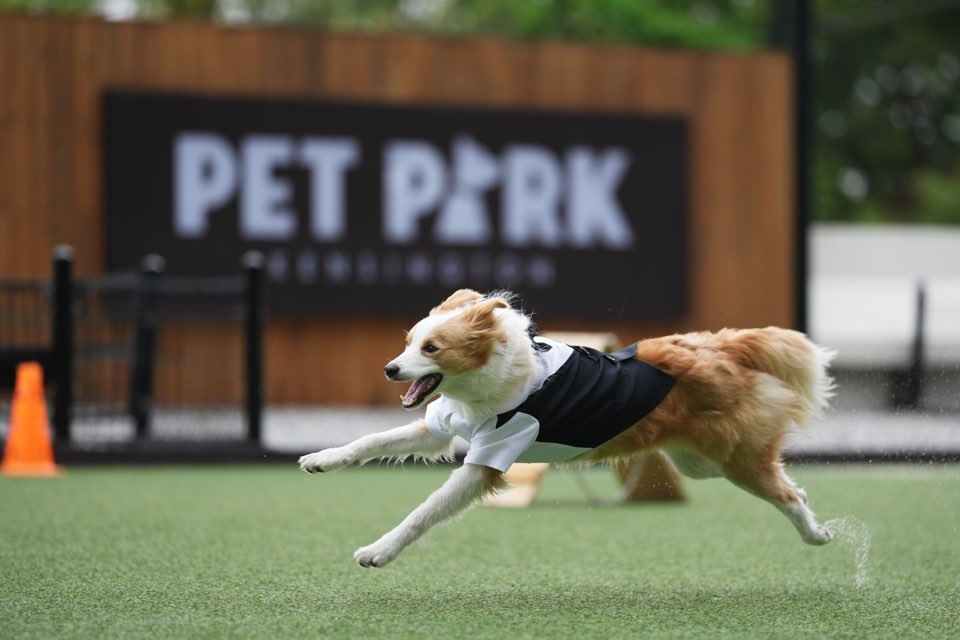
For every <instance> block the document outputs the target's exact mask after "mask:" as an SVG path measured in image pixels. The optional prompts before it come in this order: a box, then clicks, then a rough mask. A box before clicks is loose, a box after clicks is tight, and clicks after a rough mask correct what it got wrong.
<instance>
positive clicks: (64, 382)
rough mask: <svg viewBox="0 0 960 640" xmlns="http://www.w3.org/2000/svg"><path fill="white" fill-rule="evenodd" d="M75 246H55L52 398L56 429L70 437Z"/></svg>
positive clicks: (63, 436)
mask: <svg viewBox="0 0 960 640" xmlns="http://www.w3.org/2000/svg"><path fill="white" fill-rule="evenodd" d="M73 255H74V253H73V247H71V246H70V245H66V244H60V245H57V246H56V247H54V249H53V336H52V338H53V340H52V343H53V358H52V367H51V368H52V369H53V370H52V371H51V372H50V376H51V378H52V379H53V383H54V385H55V386H56V389H57V395H56V396H54V401H53V432H54V437H55V438H56V439H57V440H60V441H63V442H66V441H68V440H70V422H71V417H72V416H71V413H72V410H73Z"/></svg>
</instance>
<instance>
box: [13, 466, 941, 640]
mask: <svg viewBox="0 0 960 640" xmlns="http://www.w3.org/2000/svg"><path fill="white" fill-rule="evenodd" d="M447 473H449V469H448V468H444V467H440V468H437V467H433V468H427V467H422V466H407V467H404V468H399V467H392V466H387V465H383V466H379V467H377V466H373V467H369V468H363V469H351V470H345V471H341V472H338V473H336V474H332V475H327V476H308V475H305V474H302V473H300V472H299V471H298V470H297V469H296V467H295V466H294V465H289V466H287V465H269V464H267V465H263V466H262V467H248V466H239V467H154V468H140V469H132V468H124V467H118V468H72V469H69V470H68V472H67V473H66V475H65V476H64V477H62V478H59V479H55V480H24V479H7V478H3V479H0V505H2V506H3V513H2V516H0V571H2V577H0V636H2V637H4V638H54V637H56V638H110V637H112V638H137V637H141V638H205V637H206V638H321V637H338V638H381V637H383V638H413V637H416V638H435V637H436V638H439V637H444V638H447V637H454V638H475V637H488V638H641V637H664V638H818V637H821V638H925V639H926V638H956V637H960V468H958V467H955V466H923V467H917V466H857V467H844V466H811V467H801V468H798V469H795V470H794V475H795V477H796V478H797V479H798V480H800V481H801V482H802V483H803V484H805V485H806V487H807V489H808V490H809V493H810V496H811V500H812V504H813V506H814V508H815V510H817V511H818V513H820V514H821V515H822V516H823V518H824V519H827V520H829V519H839V518H843V520H842V521H841V522H840V524H839V529H840V531H839V533H840V535H839V537H838V539H837V540H835V541H834V542H833V543H831V544H830V545H828V546H826V547H819V548H814V547H808V546H806V545H804V544H802V543H801V542H800V539H799V537H798V536H797V534H796V533H795V532H794V531H793V529H792V527H791V526H790V525H789V524H788V523H787V521H786V519H784V518H783V517H782V516H780V515H779V514H778V513H777V512H776V511H775V510H774V509H773V508H771V507H770V506H768V505H765V504H764V503H762V502H760V501H759V500H756V499H755V498H752V497H750V496H747V495H746V494H743V493H742V492H740V491H738V490H736V489H734V488H732V487H730V486H728V485H727V484H726V483H724V482H723V481H705V482H688V483H687V488H688V489H689V492H690V494H691V499H690V501H689V502H688V503H687V504H685V505H643V506H637V505H626V506H603V505H601V504H598V503H596V502H595V501H591V500H589V499H588V497H590V498H594V497H596V496H601V497H604V496H606V497H613V496H614V495H615V491H616V489H615V486H614V484H613V480H612V475H611V474H610V473H609V472H607V471H605V470H590V471H585V472H577V471H572V470H557V471H552V472H551V473H550V474H549V475H548V476H547V477H546V479H545V481H544V486H543V490H542V493H541V496H540V499H539V501H538V502H537V504H536V505H535V506H534V507H533V508H531V509H528V510H526V511H504V510H494V509H474V510H473V511H470V512H469V513H467V514H466V515H465V516H464V517H463V518H462V519H461V521H460V522H458V523H456V524H455V525H453V526H444V527H440V528H438V529H437V530H436V531H435V532H434V534H433V535H432V538H431V540H430V541H429V542H428V543H427V544H424V545H415V546H413V547H411V548H410V549H408V550H407V551H406V552H405V553H404V554H401V556H400V557H399V558H398V559H397V560H396V561H395V562H394V563H393V564H391V565H390V566H389V567H387V568H385V569H381V570H375V569H362V568H360V567H358V566H356V565H355V564H354V562H353V559H352V556H351V554H352V552H353V550H354V549H355V548H356V547H358V546H361V545H363V544H367V543H369V542H371V541H373V540H374V539H376V538H377V537H378V536H379V535H380V534H381V533H382V532H384V531H385V530H387V529H388V528H389V527H391V526H392V525H393V524H395V523H396V522H397V521H399V519H400V518H402V517H403V516H404V515H405V514H406V513H407V512H408V511H409V510H410V508H412V507H413V506H414V505H416V504H417V503H418V502H419V501H420V500H421V499H422V498H423V497H424V496H425V495H426V494H427V493H428V492H429V491H431V490H432V489H433V488H434V487H436V486H437V485H439V483H440V482H441V481H442V480H443V478H444V477H445V476H446V474H447ZM867 537H869V553H868V554H866V558H864V555H865V554H864V551H865V546H866V543H867ZM858 548H859V549H860V553H859V554H858V553H857V550H858ZM858 555H859V562H858ZM864 560H865V562H864ZM858 583H859V586H858Z"/></svg>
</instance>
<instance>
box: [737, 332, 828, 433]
mask: <svg viewBox="0 0 960 640" xmlns="http://www.w3.org/2000/svg"><path fill="white" fill-rule="evenodd" d="M728 348H729V349H730V350H731V351H733V352H734V353H735V354H736V356H737V357H738V359H739V360H740V362H741V364H743V365H745V366H748V367H750V368H751V369H755V370H757V371H762V372H764V373H768V374H770V375H772V376H774V377H775V378H777V379H778V380H780V381H781V382H782V383H783V384H784V385H785V386H786V387H787V388H789V389H790V390H792V391H793V392H795V393H796V394H797V396H798V397H799V399H800V401H801V405H802V407H801V411H800V412H799V415H795V416H794V418H795V421H796V422H797V423H798V424H803V423H804V422H806V421H807V420H809V419H812V418H819V417H821V416H822V415H823V411H824V409H826V408H827V405H828V404H829V401H830V398H831V397H832V396H833V391H834V384H833V378H831V377H830V374H829V366H830V362H831V361H832V360H833V358H834V357H835V355H836V353H835V352H834V351H833V350H831V349H827V348H825V347H821V346H819V345H817V344H814V343H813V342H812V341H810V340H809V339H808V338H807V337H806V336H805V335H804V334H802V333H800V332H799V331H792V330H790V329H781V328H778V327H767V328H766V329H757V330H748V331H736V332H733V335H730V336H728Z"/></svg>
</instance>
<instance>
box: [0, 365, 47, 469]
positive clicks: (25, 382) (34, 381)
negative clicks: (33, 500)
mask: <svg viewBox="0 0 960 640" xmlns="http://www.w3.org/2000/svg"><path fill="white" fill-rule="evenodd" d="M0 474H3V475H5V476H56V475H59V474H60V467H58V466H57V465H56V463H55V462H54V461H53V444H52V443H51V442H50V424H49V422H47V403H46V401H45V400H44V396H43V369H42V368H41V367H40V365H39V364H38V363H36V362H24V363H21V364H20V365H19V366H18V367H17V384H16V387H15V388H14V391H13V406H12V407H11V408H10V426H9V428H8V429H7V444H6V447H5V448H4V450H3V463H2V464H0Z"/></svg>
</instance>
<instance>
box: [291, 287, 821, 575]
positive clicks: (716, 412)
mask: <svg viewBox="0 0 960 640" xmlns="http://www.w3.org/2000/svg"><path fill="white" fill-rule="evenodd" d="M511 301H512V296H511V295H510V294H509V293H507V292H495V293H493V294H490V295H487V296H482V295H480V294H479V293H476V292H474V291H470V290H461V291H457V292H456V293H454V294H453V295H451V296H450V297H449V298H447V299H446V300H445V301H444V302H443V303H441V304H440V305H439V306H437V307H435V308H434V309H433V311H432V312H431V316H433V317H428V318H425V319H424V320H421V322H420V323H418V324H417V325H416V326H415V327H414V328H413V329H412V330H411V332H410V334H408V336H407V348H406V349H404V351H403V353H401V354H400V355H399V356H398V357H397V358H395V359H394V360H393V361H391V362H390V363H388V364H387V366H386V367H385V368H384V373H385V374H386V375H387V377H388V378H389V379H391V380H394V381H397V382H411V381H413V384H414V385H417V386H414V387H412V389H413V391H412V392H408V396H406V397H408V398H409V397H410V396H409V394H410V393H413V394H414V396H413V400H412V401H411V402H410V403H408V404H407V405H405V406H408V408H413V407H417V406H420V405H422V404H423V403H424V402H427V401H428V400H429V397H430V394H431V393H433V394H443V395H444V396H445V397H446V398H447V399H449V400H451V401H453V402H457V403H459V406H460V410H461V413H462V415H463V416H464V417H465V418H467V419H468V420H469V419H482V420H486V419H487V418H489V417H490V416H492V415H494V414H496V413H497V412H498V411H497V408H498V407H501V406H503V405H504V403H509V402H510V401H511V399H513V398H514V397H515V396H516V395H517V394H518V393H520V392H522V391H523V389H524V388H525V386H524V385H525V382H527V381H530V380H531V378H530V376H531V375H533V374H534V373H535V371H536V367H537V363H538V359H537V358H538V352H537V351H536V350H535V349H534V346H533V345H532V344H531V343H530V336H529V329H530V326H531V323H530V318H529V317H528V316H526V315H524V314H523V313H522V311H520V310H518V309H512V308H510V302H511ZM438 314H449V315H438ZM830 357H831V353H830V352H828V351H827V350H825V349H822V348H820V347H817V346H816V345H814V344H813V343H812V342H810V341H809V340H807V338H806V337H805V336H803V335H802V334H800V333H797V332H795V331H790V330H786V329H778V328H775V327H768V328H766V329H746V330H733V329H724V330H723V331H719V332H717V333H706V332H704V333H688V334H684V335H673V336H667V337H663V338H654V339H651V340H644V341H642V342H639V343H637V358H638V359H639V360H642V361H644V362H647V363H649V364H651V365H653V366H655V367H657V368H658V369H660V370H661V371H664V372H665V373H667V374H668V375H670V376H671V377H673V379H674V380H675V384H674V386H673V388H672V389H671V390H670V392H669V393H668V394H667V396H666V398H665V399H664V400H663V402H661V403H660V405H659V406H657V407H656V408H655V409H654V410H653V411H651V412H650V413H649V414H648V415H647V416H646V417H645V418H644V419H642V420H641V421H639V422H638V423H637V424H635V425H633V426H632V427H630V428H629V429H627V430H626V431H625V432H623V433H621V434H620V435H618V436H616V437H614V438H613V439H611V440H609V441H608V442H605V443H604V444H602V445H600V446H599V447H597V448H596V449H593V450H592V451H589V452H587V453H585V454H584V455H582V456H580V457H578V458H575V459H574V460H573V461H575V462H576V461H580V462H584V461H594V460H612V461H616V460H622V459H625V458H630V457H633V456H636V455H637V454H639V453H641V452H642V451H645V450H647V449H650V448H663V449H665V450H666V451H667V452H668V453H670V455H671V457H673V458H674V461H675V462H676V463H677V464H678V466H679V468H680V471H682V472H684V473H687V474H688V475H691V476H693V477H711V476H723V477H726V478H727V479H729V480H730V481H731V482H733V483H734V484H736V485H738V486H740V487H742V488H744V489H746V490H747V491H750V492H751V493H754V494H756V495H758V496H760V497H761V498H764V499H765V500H768V501H769V502H771V503H772V504H773V505H774V506H776V507H777V508H778V509H779V510H780V511H781V512H782V513H783V514H784V515H785V516H786V517H787V518H789V519H790V521H791V522H792V523H793V525H794V526H795V527H796V529H797V531H798V532H799V533H800V536H801V538H802V539H803V540H804V541H805V542H807V543H809V544H826V543H827V542H829V541H830V540H831V539H832V537H833V536H832V534H831V533H830V531H829V530H828V529H827V528H826V527H824V526H823V525H821V524H819V523H818V522H817V521H816V517H815V515H814V513H813V512H812V511H811V510H810V508H809V507H808V505H807V504H806V502H807V501H806V495H805V494H804V493H803V490H802V489H800V488H799V487H798V486H797V485H796V484H794V482H793V481H792V480H790V478H789V477H787V475H786V474H785V473H784V471H783V466H782V463H781V452H782V450H783V446H784V440H785V438H786V437H787V434H788V433H789V432H790V429H791V428H792V427H793V426H796V425H802V424H803V423H804V422H806V421H807V420H808V419H809V418H811V417H814V416H816V415H818V414H819V412H820V411H821V410H822V409H823V408H824V406H825V405H826V402H827V399H828V398H829V396H830V391H831V381H830V378H829V376H828V375H827V373H826V367H827V365H828V364H829V361H830ZM430 384H433V385H434V386H420V385H430ZM452 442H453V437H452V435H450V436H449V437H445V436H442V435H434V434H433V432H432V431H431V430H430V429H428V428H427V427H426V425H425V423H424V421H423V420H422V419H420V420H416V421H414V422H412V423H410V424H408V425H404V426H401V427H397V428H395V429H390V430H388V431H385V432H382V433H376V434H368V435H366V436H363V437H361V438H359V439H357V440H356V441H354V442H352V443H350V444H347V445H344V446H342V447H335V448H331V449H325V450H322V451H318V452H315V453H311V454H307V455H304V456H302V457H301V458H300V460H299V464H300V468H301V469H303V470H304V471H307V472H309V473H322V472H328V471H334V470H336V469H339V468H341V467H343V466H346V465H348V464H354V463H361V464H362V463H363V462H365V461H367V460H371V459H374V458H378V457H387V458H390V457H404V456H407V455H418V456H422V457H424V458H428V459H443V458H445V457H447V456H449V455H450V454H451V453H452V447H453V445H452ZM503 484H504V480H503V474H502V473H500V471H498V470H497V469H493V468H489V467H487V466H484V465H481V464H473V463H470V464H464V465H463V466H461V467H459V468H458V469H456V470H455V471H453V473H451V475H450V477H449V478H448V479H447V481H446V482H445V483H444V484H443V485H442V486H441V487H440V488H439V489H437V490H436V491H434V492H433V493H432V494H431V495H430V496H429V497H428V498H427V499H426V500H425V501H424V502H423V503H422V504H421V505H420V506H418V507H417V508H415V509H414V510H413V511H412V512H411V513H410V514H409V515H408V516H407V517H406V518H405V519H404V520H403V521H402V522H400V524H398V525H397V526H396V527H394V528H393V529H392V530H390V531H388V532H387V533H385V534H384V535H382V536H381V537H380V538H379V539H378V540H376V541H375V542H373V543H372V544H369V545H367V546H365V547H361V548H359V549H357V551H356V552H355V553H354V558H355V559H356V560H357V562H358V563H359V564H360V565H361V566H364V567H382V566H385V565H386V564H388V563H389V562H391V561H392V560H393V559H394V558H396V557H397V555H398V554H399V553H400V552H401V551H402V550H403V549H405V548H406V547H407V546H408V545H409V544H410V543H412V542H413V541H414V540H417V539H418V538H420V537H421V536H422V535H423V534H424V533H425V532H426V531H427V530H429V529H430V528H431V527H432V526H434V525H436V524H437V523H439V522H442V521H444V520H446V519H449V518H451V517H452V516H454V515H456V514H457V513H460V512H462V511H463V510H464V509H466V508H467V507H468V506H469V505H470V504H472V503H474V502H476V501H477V500H480V499H482V498H483V497H484V496H487V495H490V494H491V493H492V492H494V491H496V490H497V489H498V488H499V487H502V486H503Z"/></svg>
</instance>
